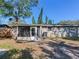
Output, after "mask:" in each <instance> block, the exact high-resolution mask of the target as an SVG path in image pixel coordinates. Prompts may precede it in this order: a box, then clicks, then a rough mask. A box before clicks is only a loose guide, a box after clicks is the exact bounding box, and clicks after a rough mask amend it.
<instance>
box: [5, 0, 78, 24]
mask: <svg viewBox="0 0 79 59" xmlns="http://www.w3.org/2000/svg"><path fill="white" fill-rule="evenodd" d="M41 8H44V13H43V21H45V16H46V15H47V16H48V17H49V19H51V20H52V21H53V20H54V22H55V23H58V22H59V21H61V20H79V0H39V4H38V6H37V7H34V8H32V12H33V15H34V17H35V20H36V21H37V18H38V15H39V13H40V9H41ZM31 21H32V20H31V18H27V19H26V22H27V23H30V24H31ZM4 22H6V21H4Z"/></svg>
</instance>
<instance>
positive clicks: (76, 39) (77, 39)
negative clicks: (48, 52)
mask: <svg viewBox="0 0 79 59" xmlns="http://www.w3.org/2000/svg"><path fill="white" fill-rule="evenodd" d="M63 39H66V40H73V41H79V37H75V38H72V37H68V38H65V37H64V38H63Z"/></svg>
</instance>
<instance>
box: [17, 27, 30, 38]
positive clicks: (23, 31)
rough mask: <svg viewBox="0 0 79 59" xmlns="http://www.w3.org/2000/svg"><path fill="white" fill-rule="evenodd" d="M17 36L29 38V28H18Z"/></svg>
mask: <svg viewBox="0 0 79 59" xmlns="http://www.w3.org/2000/svg"><path fill="white" fill-rule="evenodd" d="M18 36H19V37H30V28H29V27H18Z"/></svg>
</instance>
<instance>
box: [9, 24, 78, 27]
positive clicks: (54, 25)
mask: <svg viewBox="0 0 79 59" xmlns="http://www.w3.org/2000/svg"><path fill="white" fill-rule="evenodd" d="M10 26H33V27H35V26H36V27H38V26H42V27H79V25H56V24H53V25H42V24H33V25H30V24H20V25H10Z"/></svg>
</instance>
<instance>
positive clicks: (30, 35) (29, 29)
mask: <svg viewBox="0 0 79 59" xmlns="http://www.w3.org/2000/svg"><path fill="white" fill-rule="evenodd" d="M8 26H9V27H10V28H11V29H12V30H11V33H12V38H14V39H17V40H28V41H30V40H35V41H38V40H41V39H42V38H43V37H45V38H47V37H53V38H54V37H60V38H61V37H70V38H73V37H74V38H76V37H79V25H41V24H37V25H29V24H19V25H17V24H16V25H8Z"/></svg>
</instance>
